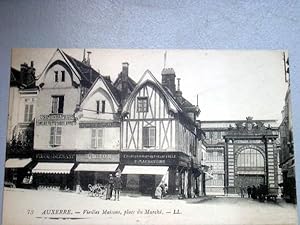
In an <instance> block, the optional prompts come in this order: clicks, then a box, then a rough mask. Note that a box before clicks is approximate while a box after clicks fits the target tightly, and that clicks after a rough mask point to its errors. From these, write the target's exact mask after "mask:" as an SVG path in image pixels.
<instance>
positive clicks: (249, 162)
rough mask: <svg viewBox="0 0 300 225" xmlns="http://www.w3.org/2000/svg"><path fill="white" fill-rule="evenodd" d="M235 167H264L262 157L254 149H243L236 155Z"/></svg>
mask: <svg viewBox="0 0 300 225" xmlns="http://www.w3.org/2000/svg"><path fill="white" fill-rule="evenodd" d="M237 167H238V168H239V169H242V168H253V169H254V168H257V169H261V168H264V157H263V155H262V154H261V153H260V152H259V151H258V150H256V149H245V150H243V151H241V152H240V153H239V154H238V155H237Z"/></svg>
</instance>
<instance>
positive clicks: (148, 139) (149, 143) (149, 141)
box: [143, 127, 156, 148]
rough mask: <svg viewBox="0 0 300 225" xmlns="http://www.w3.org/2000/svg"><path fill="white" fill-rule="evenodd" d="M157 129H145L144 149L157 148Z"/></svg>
mask: <svg viewBox="0 0 300 225" xmlns="http://www.w3.org/2000/svg"><path fill="white" fill-rule="evenodd" d="M155 134H156V129H155V127H143V146H144V147H147V148H148V147H154V146H155V141H156V138H155Z"/></svg>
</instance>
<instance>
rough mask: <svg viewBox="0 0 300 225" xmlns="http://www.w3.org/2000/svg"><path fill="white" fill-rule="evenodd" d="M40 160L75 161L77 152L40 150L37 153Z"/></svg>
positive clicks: (36, 155) (36, 156)
mask: <svg viewBox="0 0 300 225" xmlns="http://www.w3.org/2000/svg"><path fill="white" fill-rule="evenodd" d="M35 158H36V159H37V160H38V161H58V160H61V161H72V162H73V161H75V154H74V153H69V152H39V153H36V154H35Z"/></svg>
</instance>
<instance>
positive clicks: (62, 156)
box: [32, 151, 75, 190]
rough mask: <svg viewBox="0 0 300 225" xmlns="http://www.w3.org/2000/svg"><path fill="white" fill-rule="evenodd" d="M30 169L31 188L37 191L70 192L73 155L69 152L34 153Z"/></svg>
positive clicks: (72, 177) (73, 163)
mask: <svg viewBox="0 0 300 225" xmlns="http://www.w3.org/2000/svg"><path fill="white" fill-rule="evenodd" d="M34 160H35V162H36V166H35V167H34V168H33V169H32V174H33V186H34V187H35V188H37V189H39V190H41V189H46V190H72V189H73V185H74V184H73V180H74V173H73V168H74V166H75V153H74V152H70V151H66V152H64V151H57V152H54V151H51V152H50V151H36V152H35V159H34Z"/></svg>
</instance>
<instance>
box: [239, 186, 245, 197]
mask: <svg viewBox="0 0 300 225" xmlns="http://www.w3.org/2000/svg"><path fill="white" fill-rule="evenodd" d="M240 194H241V198H244V187H243V186H240Z"/></svg>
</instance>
